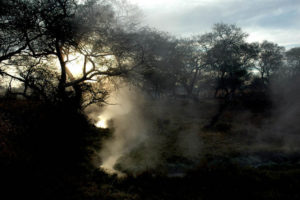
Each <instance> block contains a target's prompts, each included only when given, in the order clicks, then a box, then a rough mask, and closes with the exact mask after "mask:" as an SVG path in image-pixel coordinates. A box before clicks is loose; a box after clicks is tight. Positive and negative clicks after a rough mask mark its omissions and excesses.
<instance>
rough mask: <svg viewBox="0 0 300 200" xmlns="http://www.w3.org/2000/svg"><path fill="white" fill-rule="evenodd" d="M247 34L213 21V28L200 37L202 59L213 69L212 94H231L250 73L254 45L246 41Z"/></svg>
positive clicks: (240, 87)
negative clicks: (213, 88) (213, 83)
mask: <svg viewBox="0 0 300 200" xmlns="http://www.w3.org/2000/svg"><path fill="white" fill-rule="evenodd" d="M246 37H247V34H246V33H244V32H242V30H241V29H240V28H238V27H237V26H235V25H227V24H216V25H215V26H214V27H213V31H212V32H210V33H207V34H204V35H202V36H201V37H199V43H201V44H202V50H203V51H205V52H206V53H205V57H204V59H205V63H206V65H207V66H208V67H210V69H211V70H213V71H214V72H215V77H216V86H215V96H217V95H218V94H219V92H220V91H222V92H225V97H228V96H231V97H232V96H234V94H235V92H236V90H238V89H239V90H241V89H242V86H243V85H244V84H245V81H246V80H247V79H248V77H249V69H250V68H251V67H252V66H253V64H254V60H255V58H256V56H257V52H258V51H257V49H258V48H257V45H256V44H254V43H253V44H249V43H247V42H246V41H245V39H246Z"/></svg>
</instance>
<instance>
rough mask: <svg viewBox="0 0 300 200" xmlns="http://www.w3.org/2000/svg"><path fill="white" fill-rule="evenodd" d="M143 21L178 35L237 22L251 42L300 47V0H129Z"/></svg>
mask: <svg viewBox="0 0 300 200" xmlns="http://www.w3.org/2000/svg"><path fill="white" fill-rule="evenodd" d="M130 1H131V2H133V3H135V4H137V5H138V6H139V7H140V8H141V10H142V11H143V13H144V18H143V20H144V22H145V23H146V24H147V25H149V26H152V27H155V28H157V29H159V30H162V31H167V32H169V33H172V34H175V35H183V36H186V35H192V34H199V33H205V32H208V31H210V30H211V27H212V25H213V24H215V23H219V22H224V23H230V24H236V25H237V26H239V27H241V28H243V30H244V31H245V32H247V33H249V34H250V36H249V38H248V39H249V41H262V40H269V41H273V42H276V43H278V44H280V45H283V46H285V47H287V48H289V47H293V46H300V0H130Z"/></svg>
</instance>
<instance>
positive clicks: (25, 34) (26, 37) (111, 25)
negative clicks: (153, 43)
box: [0, 0, 139, 102]
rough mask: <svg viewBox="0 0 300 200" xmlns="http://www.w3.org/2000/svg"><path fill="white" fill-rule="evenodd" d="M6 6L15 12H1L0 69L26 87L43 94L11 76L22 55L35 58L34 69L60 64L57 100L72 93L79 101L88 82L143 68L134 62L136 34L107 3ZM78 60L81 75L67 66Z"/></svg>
mask: <svg viewBox="0 0 300 200" xmlns="http://www.w3.org/2000/svg"><path fill="white" fill-rule="evenodd" d="M5 6H6V8H11V9H10V10H9V11H3V12H1V14H2V15H1V20H0V21H1V26H2V27H3V28H2V31H1V36H0V37H1V40H3V42H2V46H3V47H6V48H1V49H2V52H1V61H5V65H4V67H3V66H2V69H1V70H2V71H3V72H5V73H4V75H7V76H10V77H13V78H15V79H17V80H19V81H22V82H24V86H25V87H30V88H31V89H33V90H35V91H38V90H37V88H36V86H35V85H34V84H28V81H27V79H24V78H22V77H20V76H19V75H16V74H15V73H14V72H12V71H13V70H12V68H18V67H19V66H20V65H22V64H20V63H16V60H21V61H22V59H19V58H20V57H22V58H23V60H24V58H27V57H30V59H31V60H34V62H35V63H36V64H35V65H34V67H28V69H30V70H32V68H36V67H39V68H51V67H52V68H55V67H56V66H57V65H58V69H57V72H58V74H59V77H58V81H57V84H56V87H57V90H56V91H57V92H56V94H55V97H58V98H59V99H62V100H64V99H66V98H67V97H68V94H70V93H72V92H70V91H73V92H74V94H75V97H76V98H77V99H78V101H79V102H81V101H82V100H81V98H82V95H83V93H84V91H83V90H82V89H83V88H87V87H82V85H83V84H86V81H88V80H90V81H93V80H96V78H97V77H100V76H101V77H105V76H120V75H122V74H124V73H126V72H127V71H128V70H129V69H130V68H133V67H135V65H138V64H139V63H138V59H134V61H135V63H133V62H132V61H131V60H133V59H132V58H133V57H135V58H136V57H137V56H136V54H137V53H136V52H137V48H136V44H134V42H133V41H134V34H132V33H130V32H129V31H126V30H124V28H123V24H122V23H121V22H120V21H119V20H118V18H117V16H116V14H115V9H114V8H113V6H112V4H110V3H108V2H104V1H93V0H90V1H85V2H84V3H80V2H78V1H76V0H19V1H8V3H7V4H5ZM123 17H124V16H123ZM130 59H131V60H130ZM74 60H77V61H78V60H79V61H80V62H81V66H79V67H80V68H81V70H82V73H81V75H80V76H79V77H78V76H74V75H73V74H72V73H71V71H70V70H69V68H68V67H70V65H73V64H74ZM22 62H23V61H22ZM30 66H32V65H30ZM22 74H24V72H22ZM88 91H90V89H89V90H88ZM102 94H105V92H102ZM41 95H42V94H41ZM72 95H73V94H72Z"/></svg>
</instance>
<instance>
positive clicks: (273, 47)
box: [255, 41, 284, 85]
mask: <svg viewBox="0 0 300 200" xmlns="http://www.w3.org/2000/svg"><path fill="white" fill-rule="evenodd" d="M283 53H284V47H281V46H278V45H277V44H275V43H272V42H268V41H263V42H262V43H261V44H260V45H259V56H258V64H257V66H256V67H255V68H256V69H257V70H258V71H259V73H260V77H261V81H262V83H263V85H266V84H267V83H269V79H270V76H271V75H272V74H273V73H275V72H277V71H278V70H279V69H280V67H281V66H282V65H283Z"/></svg>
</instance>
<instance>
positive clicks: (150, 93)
mask: <svg viewBox="0 0 300 200" xmlns="http://www.w3.org/2000/svg"><path fill="white" fill-rule="evenodd" d="M138 18H139V13H138V11H136V10H135V8H134V7H132V6H131V5H130V4H127V3H126V2H124V1H105V0H86V1H77V0H0V77H1V79H0V92H1V97H0V182H1V183H3V184H4V185H5V186H3V187H1V188H0V189H1V190H3V191H5V192H6V193H7V194H8V195H10V197H11V198H10V199H14V198H17V197H19V196H23V197H24V196H29V197H30V198H31V199H100V198H107V199H139V198H138V197H137V196H134V195H132V196H130V195H129V194H128V195H129V196H126V195H125V194H123V193H122V192H121V194H119V195H120V196H117V197H114V196H113V193H114V191H113V190H117V191H118V192H120V191H125V190H126V191H130V190H132V191H134V189H130V187H129V186H124V185H122V184H126V182H125V183H122V182H121V183H120V182H118V180H116V179H115V177H108V175H105V173H103V172H101V171H99V170H98V166H95V165H94V163H98V162H97V161H95V160H97V159H98V158H96V157H97V155H96V154H97V152H98V150H99V149H100V148H101V144H100V140H101V138H104V137H108V135H109V133H110V131H111V130H109V129H100V128H96V127H95V126H94V125H93V124H92V122H91V120H89V119H88V117H87V116H86V114H85V113H84V110H85V108H87V107H89V106H91V105H94V104H96V105H100V106H101V105H103V104H104V103H105V102H106V99H107V97H108V96H109V94H110V91H111V90H112V89H113V88H114V87H118V86H119V84H121V83H122V84H124V82H125V83H126V84H128V85H130V86H133V88H138V90H139V91H143V92H144V93H146V94H147V97H150V98H151V100H158V101H159V100H161V99H164V100H165V99H167V100H169V101H170V102H171V101H177V100H179V101H182V100H183V101H185V102H189V103H191V104H192V105H200V104H201V103H202V102H203V100H211V101H214V102H217V104H216V107H218V108H217V109H215V110H216V112H215V113H214V115H212V116H211V118H210V119H209V120H208V121H207V122H206V124H205V125H204V126H203V127H202V128H203V130H206V131H207V130H208V131H214V130H216V129H215V127H216V126H215V125H216V123H217V122H218V121H219V120H220V117H221V116H222V115H223V113H224V112H225V111H226V109H227V111H228V108H229V107H230V106H231V108H232V105H235V104H236V105H239V104H240V103H241V102H242V104H247V106H248V107H250V110H251V111H255V112H257V111H258V112H260V113H263V114H265V113H268V112H271V111H273V110H278V109H277V108H275V106H276V105H278V104H280V103H282V102H285V103H286V102H288V103H287V104H289V105H295V106H298V102H297V101H298V99H299V95H298V96H297V95H293V96H291V94H298V93H299V92H298V90H299V86H298V85H297V83H299V80H298V79H299V74H300V48H298V47H296V48H292V49H289V50H286V49H285V48H284V47H282V46H280V45H278V44H276V43H273V42H270V41H263V42H261V43H258V42H253V43H250V42H247V36H248V34H247V33H245V32H244V31H243V30H242V29H241V28H239V27H237V26H236V25H230V24H224V23H218V24H215V25H214V26H213V27H212V30H211V31H209V32H208V33H205V34H199V35H195V36H192V37H186V38H177V37H174V36H172V35H170V34H168V33H164V32H160V31H158V30H154V29H152V28H149V27H143V26H142V24H140V22H139V21H138ZM78 63H79V64H78ZM74 68H79V70H80V71H81V73H79V74H76V73H74V72H73V70H74ZM77 71H78V69H77ZM287 97H288V98H295V99H294V100H293V99H292V100H291V99H287ZM274 98H276V101H274ZM200 107H201V106H200ZM196 108H197V106H196ZM288 109H290V108H288ZM297 109H298V108H297ZM241 112H242V111H241ZM278 112H279V111H278ZM163 123H167V122H164V121H163V122H162V124H163ZM221 129H222V128H221ZM223 129H224V130H225V129H226V127H225V128H224V127H223ZM297 130H298V129H297ZM218 131H219V130H218ZM221 131H223V130H221ZM166 132H167V131H166ZM224 132H225V131H224ZM174 148H175V147H174ZM206 167H207V166H206ZM231 167H232V166H230V168H231ZM223 170H224V171H226V170H225V169H223V168H222V170H221V171H222V172H219V171H218V170H216V171H218V172H217V173H221V174H222V173H223ZM95 171H96V172H95ZM205 172H207V173H208V174H209V175H207V174H206V173H205ZM205 172H203V174H205V175H203V174H201V173H202V171H201V172H193V173H196V174H197V176H196V177H197V179H198V176H199V179H201V178H204V180H210V179H213V180H216V181H217V179H216V177H215V175H214V174H213V172H212V171H209V170H208V171H205ZM293 172H294V171H293ZM232 173H238V174H239V173H243V172H240V171H238V172H232ZM247 173H248V172H247ZM249 173H254V174H255V176H260V174H258V175H257V174H256V172H253V171H251V170H250V172H249ZM259 173H260V172H259ZM95 174H96V175H95ZM223 175H224V174H223ZM223 175H222V176H221V177H223ZM298 175H299V174H298ZM242 176H244V175H242ZM245 176H247V180H248V179H250V180H251V181H252V182H251V183H249V185H251V186H255V183H256V182H255V181H257V180H252V179H251V177H250V176H251V175H249V177H248V174H247V175H245ZM286 176H288V175H286ZM91 177H92V178H91ZM149 177H150V175H149V176H148V175H146V179H145V180H147V181H148V179H151V178H149ZM224 177H226V178H228V177H227V175H224ZM237 177H239V178H241V177H240V176H239V175H237ZM188 178H190V179H192V178H191V177H188ZM205 178H207V179H205ZM268 178H269V179H270V180H269V179H268V180H269V181H270V182H272V180H273V177H271V178H270V177H268ZM157 179H158V181H159V178H157ZM271 179H272V180H271ZM274 179H276V178H274ZM287 179H288V178H287ZM142 180H143V179H142ZM162 180H163V181H166V182H168V184H169V181H170V182H172V180H168V179H167V178H162ZM293 180H294V179H293ZM109 181H116V187H119V189H114V188H104V189H103V188H102V186H101V184H100V183H102V182H104V183H107V182H109ZM126 181H127V182H130V184H132V185H133V186H132V187H135V188H139V187H142V186H139V185H138V184H139V183H138V182H134V178H133V180H131V179H128V180H126ZM131 181H133V182H131ZM139 181H140V180H139ZM152 181H153V183H154V184H155V181H156V180H150V181H149V182H146V183H145V185H146V186H145V187H148V186H147V183H149V184H150V183H152ZM185 181H188V180H185ZM193 181H194V182H196V181H197V180H196V179H193ZM260 181H261V180H260ZM99 182H100V183H99ZM194 182H192V183H194ZM262 182H263V181H261V182H259V183H260V184H261V185H262V186H263V185H264V184H262ZM285 182H288V181H285ZM272 183H273V182H272ZM97 184H100V185H97ZM172 184H175V185H176V187H181V186H180V181H178V180H177V179H176V180H175V182H174V183H170V185H168V188H167V189H168V191H169V190H170V188H172V187H171V186H172ZM189 184H191V183H189ZM209 184H212V181H211V182H210V183H209ZM275 184H277V182H276V183H275ZM296 184H299V182H297V181H296ZM111 185H113V184H111ZM111 185H110V186H111ZM141 185H143V184H141ZM233 185H234V186H236V187H238V185H236V184H233ZM271 185H272V184H271ZM106 186H107V185H106ZM229 186H230V184H229ZM229 186H228V188H227V187H225V189H224V188H223V190H224V191H225V190H226V189H229ZM246 186H248V185H247V184H246ZM246 186H245V187H246ZM277 186H278V185H277ZM174 187H175V186H174ZM194 187H195V185H194ZM201 187H202V189H203V188H204V189H203V190H204V193H203V194H204V196H209V195H208V194H207V193H210V192H214V189H212V190H210V189H207V190H206V189H205V187H206V185H202V186H201ZM209 187H212V186H211V185H210V186H209ZM95 188H97V189H95ZM218 188H222V187H220V186H218ZM276 188H279V187H276ZM291 188H292V191H294V190H295V188H294V187H291ZM291 188H287V189H291ZM143 189H145V188H142V189H141V190H139V191H138V192H137V194H139V195H140V196H141V197H145V194H147V192H149V191H147V190H145V191H147V192H146V193H143V192H141V191H143ZM185 189H186V190H187V191H189V192H191V193H192V192H193V191H190V190H189V189H187V188H185V187H183V191H185ZM268 189H270V188H268ZM284 189H286V188H284ZM95 190H96V191H99V192H95ZM136 190H137V189H136ZM156 190H157V191H159V190H161V189H160V188H155V190H154V191H153V192H155V191H156ZM195 190H197V189H195ZM270 190H271V191H272V192H274V191H273V190H272V188H271V189H270ZM157 191H156V192H157ZM243 191H244V190H243ZM159 192H162V191H159ZM284 192H286V191H284ZM150 193H151V191H150V192H149V194H150ZM225 193H226V194H227V193H228V191H227V190H226V191H225ZM122 194H123V195H124V196H122ZM222 194H223V193H222ZM238 194H239V193H238ZM151 195H152V193H151ZM151 195H150V196H151ZM163 195H166V196H164V197H163V196H161V199H172V198H173V199H174V198H175V196H174V195H170V196H168V194H163ZM256 195H258V196H256ZM266 195H267V194H266ZM284 195H287V196H284ZM289 195H290V194H289V193H288V192H286V193H284V194H283V197H294V196H293V195H292V196H289ZM192 197H193V195H192V194H191V199H192ZM251 197H253V198H257V197H259V194H256V193H255V195H254V196H251ZM297 197H298V196H297V195H296V196H295V199H296V198H297ZM149 198H150V197H149ZM199 198H200V197H199ZM203 198H204V197H203ZM271 198H272V196H271ZM144 199H146V198H144ZM150 199H159V196H158V197H155V196H154V197H153V198H152V197H151V198H150ZM201 199H202V197H201ZM205 199H209V198H206V197H205ZM266 199H267V198H266ZM274 199H276V198H275V197H274Z"/></svg>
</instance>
